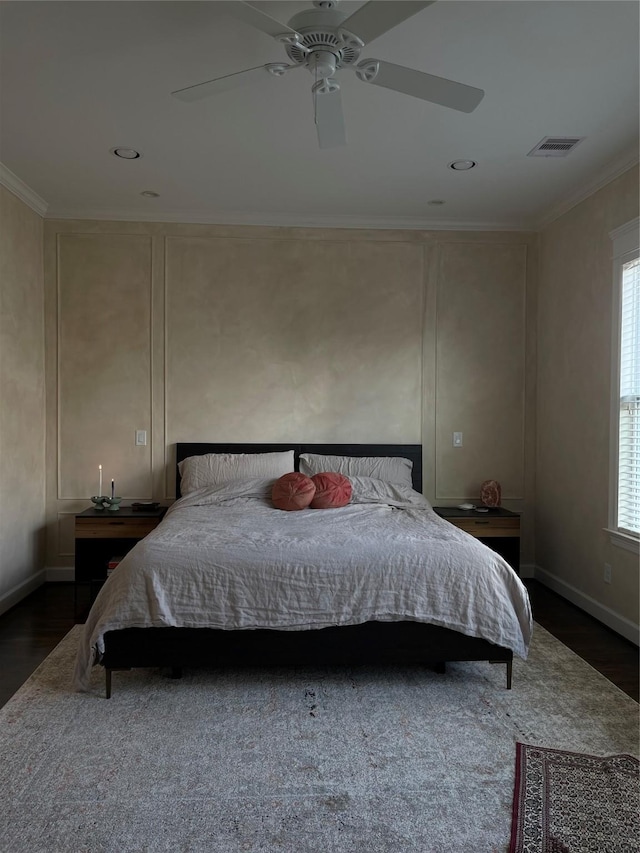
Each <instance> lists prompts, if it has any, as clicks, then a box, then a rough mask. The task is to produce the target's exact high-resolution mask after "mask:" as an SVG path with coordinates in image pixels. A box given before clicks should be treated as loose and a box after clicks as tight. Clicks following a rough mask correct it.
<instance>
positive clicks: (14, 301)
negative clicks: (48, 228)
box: [0, 187, 45, 612]
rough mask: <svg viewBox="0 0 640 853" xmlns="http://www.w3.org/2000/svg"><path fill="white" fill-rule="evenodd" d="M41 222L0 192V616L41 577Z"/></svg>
mask: <svg viewBox="0 0 640 853" xmlns="http://www.w3.org/2000/svg"><path fill="white" fill-rule="evenodd" d="M42 276H43V271H42V219H41V217H40V216H38V215H37V214H36V213H34V212H33V211H32V210H31V209H30V208H29V207H27V205H26V204H24V203H23V202H22V201H20V200H19V199H18V198H17V197H16V196H14V195H13V194H12V193H11V192H9V191H8V190H6V189H5V188H4V187H0V612H1V611H3V610H5V609H7V607H9V606H11V605H12V604H14V603H15V602H16V601H17V600H19V598H21V597H22V595H24V594H25V593H26V592H28V591H30V589H31V588H32V587H33V586H34V584H35V585H37V584H38V583H40V582H41V581H42V580H43V579H44V578H43V577H42V576H38V573H39V572H41V570H42V569H43V564H44V549H43V542H44V522H45V499H44V494H45V427H44V414H45V400H44V293H43V277H42Z"/></svg>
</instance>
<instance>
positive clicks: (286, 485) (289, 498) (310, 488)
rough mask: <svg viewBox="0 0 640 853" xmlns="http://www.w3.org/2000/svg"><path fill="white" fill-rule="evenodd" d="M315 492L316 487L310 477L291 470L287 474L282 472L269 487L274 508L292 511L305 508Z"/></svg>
mask: <svg viewBox="0 0 640 853" xmlns="http://www.w3.org/2000/svg"><path fill="white" fill-rule="evenodd" d="M315 493H316V487H315V485H314V484H313V482H312V481H311V478H310V477H307V476H306V475H305V474H299V473H298V472H297V471H292V472H291V473H289V474H283V475H282V477H280V479H279V480H276V481H275V483H274V484H273V488H272V489H271V500H272V501H273V505H274V507H275V508H276V509H284V510H287V511H288V512H293V511H295V510H298V509H306V508H307V507H308V506H309V504H310V503H311V501H312V500H313V496H314V495H315Z"/></svg>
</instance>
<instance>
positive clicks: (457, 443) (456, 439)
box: [453, 432, 462, 447]
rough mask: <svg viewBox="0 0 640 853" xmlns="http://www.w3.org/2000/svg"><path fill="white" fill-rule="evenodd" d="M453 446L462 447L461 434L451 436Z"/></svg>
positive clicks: (456, 433)
mask: <svg viewBox="0 0 640 853" xmlns="http://www.w3.org/2000/svg"><path fill="white" fill-rule="evenodd" d="M453 446H454V447H462V433H461V432H454V434H453Z"/></svg>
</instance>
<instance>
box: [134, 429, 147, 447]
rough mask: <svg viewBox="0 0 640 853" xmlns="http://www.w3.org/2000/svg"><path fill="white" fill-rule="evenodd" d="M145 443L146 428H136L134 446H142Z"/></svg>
mask: <svg viewBox="0 0 640 853" xmlns="http://www.w3.org/2000/svg"><path fill="white" fill-rule="evenodd" d="M146 443H147V431H146V429H137V430H136V447H144V446H145V445H146Z"/></svg>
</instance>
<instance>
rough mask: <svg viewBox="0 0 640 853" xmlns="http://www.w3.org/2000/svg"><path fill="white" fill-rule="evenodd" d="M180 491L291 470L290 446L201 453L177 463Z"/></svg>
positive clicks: (269, 475) (273, 474) (275, 478)
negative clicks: (270, 450)
mask: <svg viewBox="0 0 640 853" xmlns="http://www.w3.org/2000/svg"><path fill="white" fill-rule="evenodd" d="M178 470H179V471H180V492H181V493H182V494H183V495H188V494H190V493H191V492H195V491H197V490H198V489H204V488H205V487H207V486H219V485H221V484H222V483H230V482H232V481H234V480H258V479H262V478H264V479H268V478H273V479H274V480H277V479H278V478H279V477H282V475H283V474H289V473H290V472H291V471H293V470H295V468H294V461H293V450H284V451H282V452H281V453H205V454H203V455H202V456H189V457H188V458H187V459H183V460H182V462H179V463H178Z"/></svg>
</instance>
